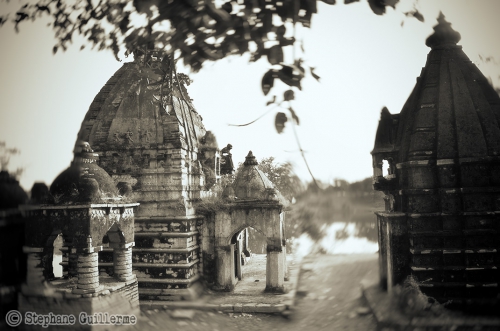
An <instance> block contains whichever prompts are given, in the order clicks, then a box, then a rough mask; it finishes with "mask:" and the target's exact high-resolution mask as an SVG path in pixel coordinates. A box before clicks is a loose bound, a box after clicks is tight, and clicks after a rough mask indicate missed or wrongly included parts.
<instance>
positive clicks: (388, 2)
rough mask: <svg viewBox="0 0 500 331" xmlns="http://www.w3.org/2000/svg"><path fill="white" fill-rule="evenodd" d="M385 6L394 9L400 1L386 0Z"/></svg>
mask: <svg viewBox="0 0 500 331" xmlns="http://www.w3.org/2000/svg"><path fill="white" fill-rule="evenodd" d="M383 2H384V5H386V6H389V7H392V8H394V9H395V8H396V4H397V3H398V2H399V0H384V1H383Z"/></svg>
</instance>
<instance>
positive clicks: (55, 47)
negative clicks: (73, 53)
mask: <svg viewBox="0 0 500 331" xmlns="http://www.w3.org/2000/svg"><path fill="white" fill-rule="evenodd" d="M57 49H58V47H57V46H54V47H52V54H56V53H57Z"/></svg>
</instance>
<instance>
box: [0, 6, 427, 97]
mask: <svg viewBox="0 0 500 331" xmlns="http://www.w3.org/2000/svg"><path fill="white" fill-rule="evenodd" d="M321 1H322V2H324V3H326V4H329V5H334V4H335V3H336V0H321ZM359 1H360V0H344V3H345V4H349V3H353V2H359ZM367 1H368V4H369V6H370V8H371V9H372V10H373V12H374V13H375V14H377V15H382V14H384V13H385V10H386V7H387V6H391V7H395V6H396V4H397V3H398V2H399V0H367ZM317 6H318V0H229V1H224V0H222V1H215V0H72V1H64V0H35V1H34V3H31V4H28V3H26V4H24V5H22V7H21V8H20V9H19V10H18V11H17V12H16V13H15V15H13V16H14V17H13V18H11V21H12V22H13V23H14V25H15V29H16V31H17V30H18V29H19V25H20V24H21V23H22V22H25V21H28V20H35V19H38V18H40V17H41V16H48V17H49V18H50V22H51V23H50V25H51V26H52V28H53V30H54V35H55V38H56V45H55V46H54V47H53V52H54V53H56V52H57V51H58V50H59V49H62V50H66V49H67V48H68V46H69V45H70V44H71V43H72V42H73V39H74V36H75V35H81V36H83V37H84V38H85V39H86V40H87V41H88V42H89V43H90V44H91V45H92V46H93V47H97V48H98V49H99V50H102V49H110V50H112V51H113V53H114V54H115V56H116V57H117V58H118V53H119V52H120V49H121V48H125V49H126V50H127V51H128V52H132V51H133V50H135V49H137V48H140V47H144V46H146V45H150V46H154V47H155V48H157V49H163V50H165V51H166V52H167V53H168V54H170V55H174V56H175V58H176V59H182V60H183V62H184V65H185V66H187V67H190V68H191V69H192V70H193V71H195V72H196V71H198V70H200V69H201V68H202V66H203V65H204V63H205V62H207V61H217V60H220V59H222V58H225V57H227V56H230V55H234V54H239V55H242V54H245V53H249V54H250V55H251V61H257V60H258V59H260V58H261V57H267V60H268V61H269V64H270V65H271V69H269V70H268V71H267V72H266V73H265V74H264V76H263V78H262V91H263V93H264V94H266V95H267V94H268V93H269V91H270V90H271V89H272V87H273V86H274V81H275V80H277V79H278V80H280V81H282V82H283V83H285V84H286V85H288V86H290V87H295V88H297V89H299V90H300V89H301V80H302V78H303V77H304V76H305V75H306V72H308V73H309V74H310V75H311V76H312V77H313V78H315V79H317V80H319V76H318V75H317V74H316V73H314V68H309V70H308V71H306V70H305V68H304V66H303V61H302V60H301V59H300V58H294V59H293V61H292V62H290V63H284V49H285V48H287V47H288V48H290V47H294V46H295V45H296V44H297V43H299V44H300V47H301V49H303V45H302V43H301V42H299V41H297V40H296V37H295V26H296V25H297V24H300V25H302V26H303V27H306V28H309V27H310V26H311V22H312V19H313V17H314V15H315V14H316V13H317ZM405 14H406V15H407V16H414V17H416V18H417V19H423V17H422V16H421V14H420V13H419V12H418V11H417V10H416V9H415V10H414V11H410V12H408V13H405ZM7 21H9V14H7V15H4V16H1V17H0V26H1V25H3V24H4V23H5V22H7ZM83 47H85V46H82V48H83ZM286 99H287V97H286V96H285V100H286Z"/></svg>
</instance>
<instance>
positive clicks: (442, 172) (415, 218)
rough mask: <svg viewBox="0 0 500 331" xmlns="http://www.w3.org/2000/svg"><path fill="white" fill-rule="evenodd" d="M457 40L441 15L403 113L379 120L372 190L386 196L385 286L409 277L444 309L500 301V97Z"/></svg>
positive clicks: (382, 237)
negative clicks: (450, 304)
mask: <svg viewBox="0 0 500 331" xmlns="http://www.w3.org/2000/svg"><path fill="white" fill-rule="evenodd" d="M459 40H460V34H459V33H458V32H456V31H454V30H453V29H452V28H451V24H450V23H448V22H446V20H445V18H444V16H443V15H442V14H441V15H440V17H439V19H438V24H437V25H436V26H435V27H434V33H433V34H432V35H431V36H430V37H429V38H428V39H427V41H426V44H427V46H429V47H430V48H431V51H430V53H429V55H428V58H427V63H426V65H425V67H424V68H423V69H422V73H421V75H420V77H419V78H418V79H417V84H416V86H415V88H414V90H413V91H412V93H411V95H410V97H409V98H408V101H407V102H406V104H405V105H404V107H403V109H402V110H401V113H400V114H395V115H392V114H390V113H389V112H388V111H387V109H384V110H383V111H382V114H381V118H380V122H379V127H378V131H377V136H376V140H375V147H374V149H373V151H372V155H373V169H374V188H375V189H376V190H380V191H384V193H385V194H386V210H385V211H384V212H379V213H377V219H378V228H379V245H380V276H381V284H382V286H384V287H387V288H389V290H390V289H391V288H392V286H394V285H395V284H398V283H401V282H402V281H404V280H405V278H406V277H407V276H409V275H411V276H413V277H414V278H415V280H416V281H417V282H418V284H419V287H420V289H421V290H422V291H423V292H424V293H425V294H427V295H429V296H432V297H434V298H436V299H437V300H439V301H441V302H443V301H448V300H451V301H452V302H453V303H454V304H459V305H460V304H474V305H477V306H480V305H482V304H484V305H490V304H498V303H499V302H500V292H499V287H498V285H499V281H500V278H499V273H498V269H497V268H498V265H499V263H500V258H499V253H498V251H499V243H500V232H499V231H500V222H499V218H498V215H499V213H500V156H499V155H500V127H499V123H500V98H499V96H498V94H497V93H496V92H495V91H494V89H493V88H492V87H491V86H490V85H489V84H488V81H487V79H486V78H485V77H484V75H483V74H482V73H481V72H480V71H479V69H478V68H477V67H476V66H475V65H474V64H473V63H472V62H471V61H470V60H469V58H468V57H467V56H466V55H465V54H464V52H463V51H462V47H461V46H457V45H456V44H457V42H458V41H459ZM384 160H386V161H387V165H388V171H387V173H386V174H383V173H382V171H383V169H382V164H383V161H384ZM469 307H470V305H469Z"/></svg>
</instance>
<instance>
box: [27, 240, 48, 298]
mask: <svg viewBox="0 0 500 331" xmlns="http://www.w3.org/2000/svg"><path fill="white" fill-rule="evenodd" d="M23 252H24V253H26V254H27V270H26V285H27V288H28V289H29V290H30V291H36V290H42V289H43V288H44V287H45V286H44V282H45V276H44V275H43V265H42V258H43V248H39V247H27V246H25V247H23ZM24 290H25V289H23V292H25V291H24Z"/></svg>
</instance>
